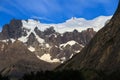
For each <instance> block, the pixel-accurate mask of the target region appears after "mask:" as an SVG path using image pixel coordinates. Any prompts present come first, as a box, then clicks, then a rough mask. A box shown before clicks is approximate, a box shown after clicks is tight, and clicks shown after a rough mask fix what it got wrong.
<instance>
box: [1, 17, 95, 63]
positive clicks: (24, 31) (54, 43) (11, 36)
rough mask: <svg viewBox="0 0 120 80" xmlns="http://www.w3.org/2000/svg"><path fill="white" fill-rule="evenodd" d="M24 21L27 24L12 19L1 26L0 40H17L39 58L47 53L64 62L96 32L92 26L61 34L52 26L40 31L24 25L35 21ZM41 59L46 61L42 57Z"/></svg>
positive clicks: (79, 49)
mask: <svg viewBox="0 0 120 80" xmlns="http://www.w3.org/2000/svg"><path fill="white" fill-rule="evenodd" d="M25 23H26V24H27V25H26V24H23V22H22V21H21V20H15V19H13V20H12V21H11V22H10V23H9V24H7V25H5V26H3V30H2V32H1V33H0V40H1V41H2V42H11V43H14V42H15V41H16V40H19V41H21V42H23V44H24V45H27V46H26V47H27V48H28V50H30V51H31V52H32V53H34V54H35V55H36V56H38V57H39V58H40V57H46V54H47V55H48V57H49V58H50V60H53V59H57V62H64V61H66V60H68V59H70V58H71V57H72V56H73V55H74V54H76V53H78V52H80V51H81V49H82V48H83V47H84V46H85V45H86V44H88V42H89V41H90V40H91V38H92V37H93V36H94V35H95V34H96V31H94V30H93V28H88V29H87V30H84V31H82V32H78V30H74V31H72V32H65V33H63V34H61V33H59V32H56V30H55V29H54V27H53V26H51V27H49V28H46V29H45V30H44V31H41V30H40V29H39V27H37V26H36V27H34V28H31V29H29V28H26V27H25V26H30V23H34V24H35V23H37V21H32V22H30V23H29V22H28V21H25ZM33 26H34V25H33ZM42 60H44V61H46V60H45V59H43V58H42Z"/></svg>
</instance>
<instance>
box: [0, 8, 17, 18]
mask: <svg viewBox="0 0 120 80" xmlns="http://www.w3.org/2000/svg"><path fill="white" fill-rule="evenodd" d="M0 11H1V12H5V13H8V14H10V15H12V16H14V14H15V13H13V12H12V11H10V10H9V9H6V8H4V7H1V6H0Z"/></svg>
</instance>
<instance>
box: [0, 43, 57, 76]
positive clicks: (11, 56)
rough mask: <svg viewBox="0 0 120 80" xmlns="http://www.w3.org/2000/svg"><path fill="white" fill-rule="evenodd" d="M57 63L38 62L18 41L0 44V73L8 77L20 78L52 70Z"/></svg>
mask: <svg viewBox="0 0 120 80" xmlns="http://www.w3.org/2000/svg"><path fill="white" fill-rule="evenodd" d="M56 65H57V63H54V64H50V63H47V62H45V61H42V60H39V59H38V58H37V57H36V55H35V54H34V53H32V52H30V51H29V50H28V49H27V47H26V46H25V45H23V43H22V42H20V41H15V42H14V43H3V42H0V73H1V74H2V75H9V76H12V75H13V76H18V77H20V76H22V75H23V74H24V73H29V72H31V71H35V72H36V71H41V70H52V69H53V68H54V67H56Z"/></svg>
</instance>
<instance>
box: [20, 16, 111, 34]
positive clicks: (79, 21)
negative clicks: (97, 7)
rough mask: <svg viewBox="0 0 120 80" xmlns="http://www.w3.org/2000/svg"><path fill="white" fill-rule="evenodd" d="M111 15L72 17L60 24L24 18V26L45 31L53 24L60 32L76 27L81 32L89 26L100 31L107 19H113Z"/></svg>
mask: <svg viewBox="0 0 120 80" xmlns="http://www.w3.org/2000/svg"><path fill="white" fill-rule="evenodd" d="M111 17H112V16H99V17H97V18H95V19H93V20H86V19H84V18H76V17H72V18H71V19H68V20H66V21H65V22H63V23H58V24H45V23H40V22H39V21H36V20H33V19H28V21H25V20H22V23H23V27H25V28H28V29H34V28H35V27H38V28H39V29H40V30H41V31H44V30H45V29H46V28H49V27H51V26H53V27H54V28H55V30H56V31H58V32H59V33H64V32H66V31H73V30H74V29H77V30H78V31H80V32H81V31H82V30H86V29H87V28H94V30H95V31H98V30H99V29H101V28H102V27H103V26H104V25H105V22H106V21H107V20H109V19H111Z"/></svg>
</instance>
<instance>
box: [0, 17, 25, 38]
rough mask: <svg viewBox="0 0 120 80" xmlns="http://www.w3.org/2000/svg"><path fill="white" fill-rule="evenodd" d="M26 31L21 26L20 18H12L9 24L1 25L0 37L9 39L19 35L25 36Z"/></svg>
mask: <svg viewBox="0 0 120 80" xmlns="http://www.w3.org/2000/svg"><path fill="white" fill-rule="evenodd" d="M26 35H27V33H26V31H24V29H23V28H22V22H21V20H16V19H13V20H11V22H10V24H6V25H4V27H3V30H2V32H1V34H0V39H9V38H14V39H17V38H19V37H21V36H26Z"/></svg>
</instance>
